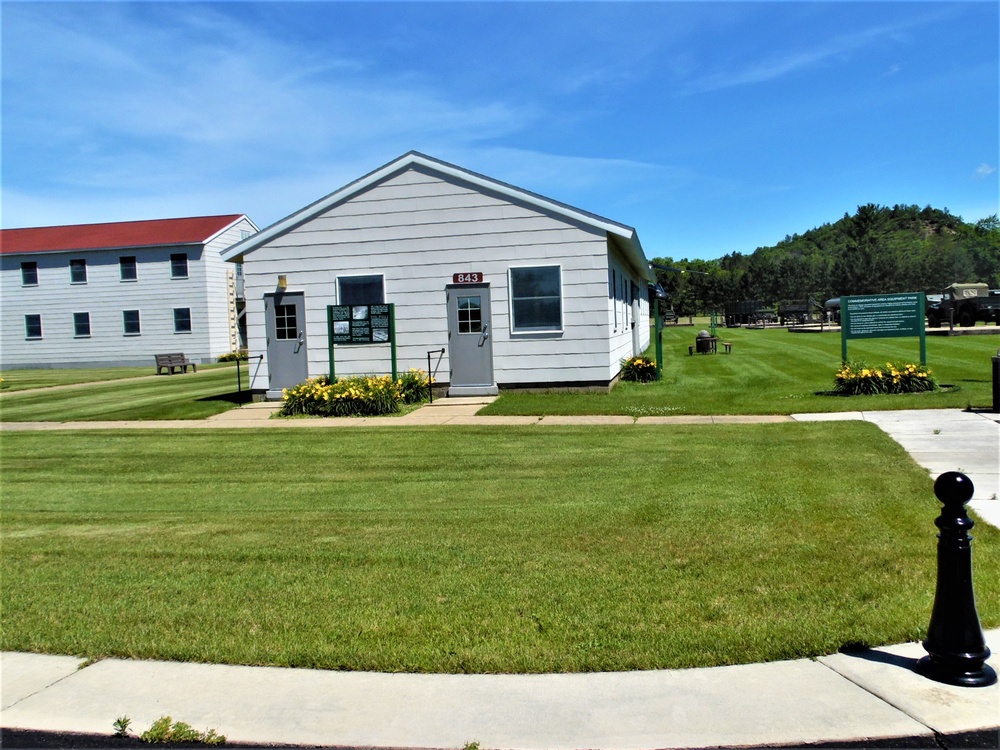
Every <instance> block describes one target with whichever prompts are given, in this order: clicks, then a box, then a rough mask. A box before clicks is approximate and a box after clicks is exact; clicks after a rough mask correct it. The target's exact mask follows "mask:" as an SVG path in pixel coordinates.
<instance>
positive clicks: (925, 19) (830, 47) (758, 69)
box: [681, 14, 938, 94]
mask: <svg viewBox="0 0 1000 750" xmlns="http://www.w3.org/2000/svg"><path fill="white" fill-rule="evenodd" d="M936 18H938V15H936V14H928V15H925V16H921V17H918V18H910V19H907V20H905V21H901V22H899V23H896V24H891V25H878V26H872V27H869V28H866V29H862V30H860V31H857V32H854V33H851V34H840V35H835V36H832V37H830V38H827V39H817V40H814V41H812V42H811V43H809V44H808V45H803V44H801V43H799V44H798V45H797V48H796V49H789V50H777V51H773V52H764V53H763V54H762V53H761V52H760V50H756V49H755V50H753V51H752V53H751V54H752V57H751V58H750V59H748V60H746V61H739V60H735V59H731V60H729V61H728V64H727V66H726V67H725V68H720V69H717V70H715V71H712V72H710V73H707V74H705V75H702V76H698V77H695V78H692V79H691V80H689V81H687V82H686V83H684V84H682V86H681V92H682V93H685V94H700V93H708V92H712V91H719V90H721V89H729V88H735V87H739V86H748V85H754V84H761V83H767V82H770V81H774V80H777V79H781V78H785V77H787V76H790V75H794V74H796V73H799V72H801V71H805V70H809V69H812V68H816V67H818V66H820V65H823V64H825V63H828V62H830V61H833V60H837V59H846V58H849V57H850V56H851V55H853V54H854V53H856V52H858V51H860V50H863V49H867V48H870V47H873V46H875V45H881V44H885V43H887V42H894V43H901V42H905V41H906V40H907V39H908V33H907V32H908V31H909V30H910V29H911V28H913V27H915V26H923V25H926V24H928V23H931V22H933V21H934V20H935V19H936ZM899 69H900V68H899V66H898V65H893V66H891V67H890V68H889V70H888V74H895V73H897V72H898V71H899Z"/></svg>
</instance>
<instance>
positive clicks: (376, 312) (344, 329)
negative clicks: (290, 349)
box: [326, 303, 397, 380]
mask: <svg viewBox="0 0 1000 750" xmlns="http://www.w3.org/2000/svg"><path fill="white" fill-rule="evenodd" d="M326 325H327V335H328V339H329V357H330V380H334V379H336V374H335V372H334V357H333V347H334V344H348V345H355V346H356V345H360V344H389V354H390V356H391V358H392V379H393V380H395V379H396V377H397V374H396V369H397V368H396V306H395V305H394V304H392V303H389V304H375V305H327V306H326Z"/></svg>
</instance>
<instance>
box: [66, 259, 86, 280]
mask: <svg viewBox="0 0 1000 750" xmlns="http://www.w3.org/2000/svg"><path fill="white" fill-rule="evenodd" d="M69 281H70V283H71V284H86V283H87V259H86V258H73V259H72V260H71V261H70V262H69Z"/></svg>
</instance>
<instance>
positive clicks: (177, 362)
mask: <svg viewBox="0 0 1000 750" xmlns="http://www.w3.org/2000/svg"><path fill="white" fill-rule="evenodd" d="M153 356H154V357H156V374H157V375H159V374H161V373H162V372H163V371H164V370H166V371H167V375H173V374H174V370H180V371H181V372H182V373H184V372H187V368H189V367H190V368H191V369H192V370H193V371H194V372H198V365H196V364H195V363H194V362H192V361H191V360H189V359H188V358H187V357H185V356H184V355H183V354H181V353H180V352H176V353H174V354H154V355H153Z"/></svg>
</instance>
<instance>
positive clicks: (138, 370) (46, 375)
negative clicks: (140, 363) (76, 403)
mask: <svg viewBox="0 0 1000 750" xmlns="http://www.w3.org/2000/svg"><path fill="white" fill-rule="evenodd" d="M154 372H155V370H154V369H153V367H80V368H53V369H45V370H0V379H2V380H3V383H0V392H3V391H23V390H27V389H29V388H50V387H52V386H54V385H74V384H77V383H96V382H99V381H102V380H118V379H121V378H139V377H143V376H146V375H152V374H153V373H154Z"/></svg>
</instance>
